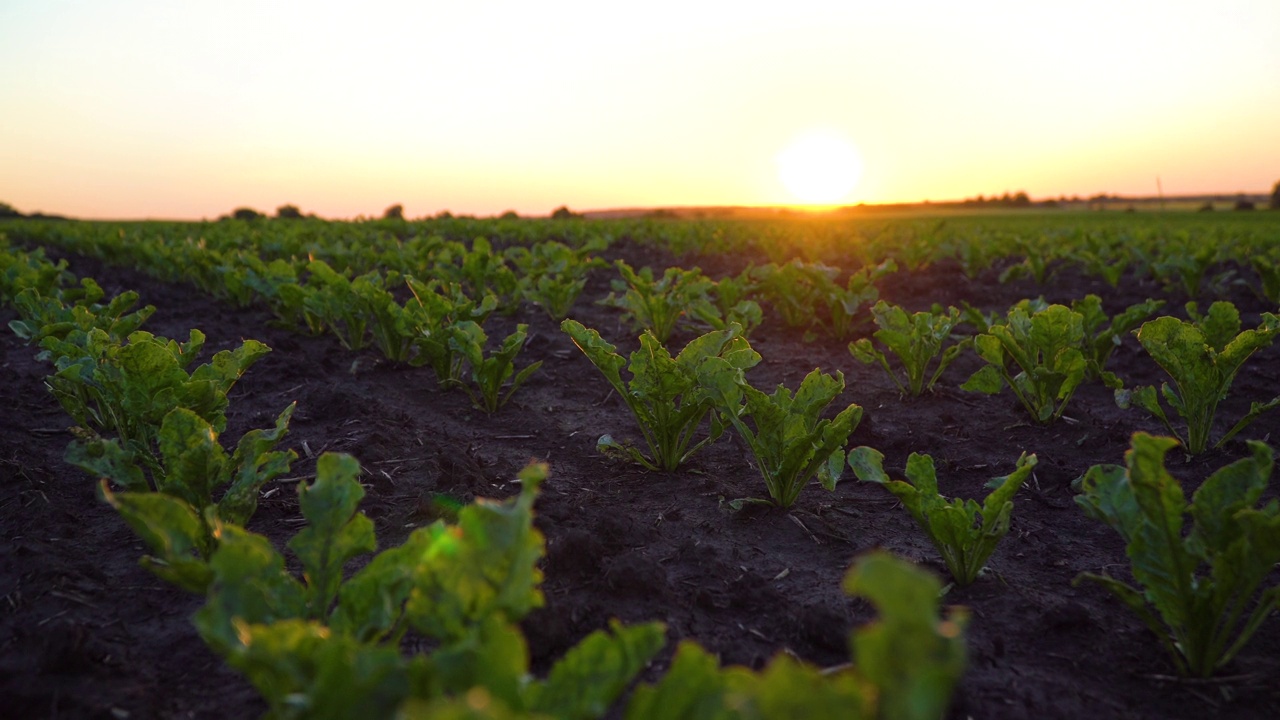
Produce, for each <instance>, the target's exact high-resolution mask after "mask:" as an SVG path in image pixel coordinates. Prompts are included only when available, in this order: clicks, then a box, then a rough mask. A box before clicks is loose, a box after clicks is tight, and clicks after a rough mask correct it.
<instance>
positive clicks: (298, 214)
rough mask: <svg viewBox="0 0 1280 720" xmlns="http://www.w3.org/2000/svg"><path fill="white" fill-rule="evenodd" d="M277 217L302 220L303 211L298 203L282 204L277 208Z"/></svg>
mask: <svg viewBox="0 0 1280 720" xmlns="http://www.w3.org/2000/svg"><path fill="white" fill-rule="evenodd" d="M276 217H278V218H280V219H281V220H301V219H302V211H301V210H299V209H298V206H297V205H281V206H280V207H278V208H276Z"/></svg>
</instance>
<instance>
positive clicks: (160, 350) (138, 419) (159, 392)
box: [41, 328, 270, 476]
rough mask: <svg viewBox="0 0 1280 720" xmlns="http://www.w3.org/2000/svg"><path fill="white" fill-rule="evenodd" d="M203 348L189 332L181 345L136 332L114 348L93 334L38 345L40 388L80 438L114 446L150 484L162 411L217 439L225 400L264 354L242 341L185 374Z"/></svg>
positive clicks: (155, 469)
mask: <svg viewBox="0 0 1280 720" xmlns="http://www.w3.org/2000/svg"><path fill="white" fill-rule="evenodd" d="M204 341H205V337H204V333H201V332H200V331H199V330H194V329H193V330H191V333H190V336H189V339H188V340H187V341H186V342H183V343H179V342H178V341H176V340H169V339H166V338H161V337H156V336H154V335H152V334H151V333H148V332H144V331H142V330H138V331H136V332H133V333H131V334H130V335H129V337H128V338H127V340H126V341H125V342H124V343H120V342H117V341H115V340H113V339H112V338H111V337H110V336H109V335H108V334H107V333H106V331H104V330H102V329H99V328H94V329H92V330H90V331H89V332H72V333H69V334H68V335H67V336H66V337H65V338H64V339H59V338H57V337H53V336H49V337H45V339H44V340H42V341H41V347H43V348H44V352H42V353H41V357H42V358H44V359H47V360H51V361H52V362H53V365H54V369H55V372H54V374H53V375H50V376H49V377H48V378H46V380H45V383H46V384H47V385H48V387H49V389H50V391H51V392H52V393H53V395H54V397H55V398H57V399H58V402H59V403H60V404H61V405H62V407H63V409H64V410H66V411H67V414H68V415H70V416H71V417H72V418H73V419H74V420H75V421H76V424H77V425H79V426H80V428H82V429H83V432H84V433H87V434H88V435H90V436H93V435H104V436H112V435H114V436H115V437H117V438H119V441H120V444H121V446H122V448H123V449H124V450H125V451H126V452H128V453H130V454H132V455H134V456H135V457H136V458H137V459H138V461H139V462H142V463H144V464H145V465H146V466H147V467H148V468H149V469H150V471H151V474H152V475H153V476H155V475H156V473H158V472H160V467H159V465H158V461H157V460H156V458H155V456H154V453H155V451H156V450H155V448H156V442H157V440H158V434H159V430H160V426H161V423H162V422H163V420H164V418H165V416H166V415H168V414H169V411H171V410H172V409H173V408H175V407H184V408H187V409H189V410H191V411H192V412H193V413H195V414H196V415H198V416H199V417H200V418H202V419H203V420H205V421H206V422H208V423H209V425H210V427H212V428H213V430H214V431H215V432H221V431H222V430H224V429H225V428H226V424H227V418H226V411H227V405H228V401H227V393H228V392H230V390H231V388H232V387H233V386H234V385H235V383H236V381H238V380H239V379H240V377H241V376H242V375H243V374H244V372H245V371H246V370H247V369H248V368H249V366H251V365H252V364H253V363H254V362H256V361H257V360H258V359H259V358H261V357H262V356H263V355H266V354H267V353H268V352H270V348H268V347H267V346H266V345H263V344H262V343H260V342H258V341H256V340H246V341H244V342H243V343H241V345H240V347H238V348H236V349H235V350H223V351H220V352H218V353H216V354H215V355H214V356H213V358H212V359H211V360H210V361H209V362H208V363H205V364H203V365H200V366H199V367H197V368H195V369H194V370H192V371H190V372H188V371H187V367H189V366H190V365H191V364H192V362H193V361H194V360H195V358H196V357H197V356H198V355H199V353H200V350H201V349H202V348H203V347H204Z"/></svg>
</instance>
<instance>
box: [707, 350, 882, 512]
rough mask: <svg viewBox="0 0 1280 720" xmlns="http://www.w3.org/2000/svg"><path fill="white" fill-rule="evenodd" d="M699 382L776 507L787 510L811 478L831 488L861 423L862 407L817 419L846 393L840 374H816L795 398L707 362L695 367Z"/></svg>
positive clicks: (714, 360) (725, 363)
mask: <svg viewBox="0 0 1280 720" xmlns="http://www.w3.org/2000/svg"><path fill="white" fill-rule="evenodd" d="M698 383H699V385H701V386H702V389H703V392H705V393H706V394H707V395H708V397H710V398H711V401H712V403H713V404H714V405H715V408H716V411H717V412H718V413H719V414H720V417H721V418H722V419H723V420H724V421H725V422H728V423H729V424H730V425H732V426H733V428H734V430H736V431H737V433H738V435H739V436H740V437H741V438H742V439H743V441H745V442H746V444H747V447H749V448H750V449H751V454H752V455H754V456H755V459H756V463H757V465H758V466H759V468H760V474H761V475H762V476H764V484H765V488H766V489H767V490H768V492H769V499H770V500H771V501H772V502H773V503H774V504H775V505H777V506H779V507H782V508H789V507H791V505H792V504H794V503H795V501H796V498H797V497H799V495H800V491H801V490H803V489H804V486H805V485H807V484H808V483H809V481H810V480H812V479H813V478H814V477H815V476H816V477H817V478H818V481H819V482H820V483H822V486H823V487H825V488H826V489H828V490H833V489H835V486H836V483H837V482H839V479H840V473H841V471H842V470H843V468H844V462H845V453H844V448H845V444H846V442H847V441H848V439H849V435H850V434H851V433H852V432H853V430H854V428H856V427H857V426H858V423H859V421H861V420H862V407H861V406H859V405H855V404H850V405H849V406H848V407H846V408H845V409H843V410H841V411H840V412H839V413H838V414H836V416H835V417H834V418H829V419H828V418H822V417H821V416H822V413H823V411H824V410H825V409H826V407H827V406H828V405H830V404H831V402H832V401H833V400H835V399H836V397H837V396H839V395H840V393H841V391H843V390H844V374H843V373H841V372H839V371H837V372H836V374H835V376H834V377H832V376H831V375H827V374H825V373H823V372H821V371H820V370H817V369H814V371H813V372H811V373H809V374H808V375H807V376H805V378H804V380H803V381H801V383H800V387H799V388H797V389H796V391H795V393H794V394H792V392H791V391H790V390H788V389H787V388H786V387H785V386H783V385H779V386H778V388H777V389H776V390H775V391H774V392H773V394H772V395H767V394H765V393H764V392H761V391H760V390H757V389H756V388H754V387H752V386H751V385H750V384H749V383H747V381H746V379H745V378H744V376H743V372H742V368H740V367H735V366H734V364H733V363H731V362H730V361H729V360H728V359H725V358H720V357H711V358H707V359H706V360H705V361H703V362H702V363H700V364H699V366H698ZM748 418H749V419H750V421H751V422H750V424H748V422H747V420H748Z"/></svg>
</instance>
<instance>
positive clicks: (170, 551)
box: [99, 481, 213, 594]
mask: <svg viewBox="0 0 1280 720" xmlns="http://www.w3.org/2000/svg"><path fill="white" fill-rule="evenodd" d="M99 491H100V494H101V496H102V497H103V499H105V500H106V501H107V502H108V503H109V504H110V505H111V506H112V507H113V508H115V509H116V511H117V512H119V513H120V515H121V517H123V518H124V520H125V522H126V523H128V524H129V527H131V528H133V531H134V532H135V533H137V535H138V537H140V538H142V541H143V542H145V543H146V544H147V546H148V547H150V548H151V551H152V552H153V553H154V555H153V556H151V557H144V558H143V559H142V565H143V567H145V568H147V569H148V570H150V571H151V572H152V573H154V574H155V575H156V576H158V577H159V578H160V579H162V580H165V581H166V582H169V583H172V584H173V585H177V586H178V587H180V588H182V589H183V590H186V591H188V592H193V593H197V594H204V592H205V590H206V589H207V588H208V586H209V583H210V582H211V581H212V579H213V572H212V571H211V570H210V567H209V564H208V563H207V562H206V561H204V560H203V559H202V558H203V557H204V556H205V555H206V554H207V553H208V551H209V548H208V545H207V541H206V534H207V533H206V531H205V527H204V524H203V523H202V522H201V519H200V517H199V516H198V515H196V513H195V511H194V510H192V509H191V506H190V505H188V504H186V503H185V502H183V501H182V500H179V499H178V498H175V497H172V496H169V495H164V494H162V493H152V492H123V493H113V492H111V490H110V488H108V487H107V484H106V482H105V481H104V482H103V483H101V485H100V486H99Z"/></svg>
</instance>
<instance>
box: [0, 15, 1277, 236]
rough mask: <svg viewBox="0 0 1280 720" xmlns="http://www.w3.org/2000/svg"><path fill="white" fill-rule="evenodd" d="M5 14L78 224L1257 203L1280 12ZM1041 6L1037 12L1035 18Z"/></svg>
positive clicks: (44, 152) (23, 206)
mask: <svg viewBox="0 0 1280 720" xmlns="http://www.w3.org/2000/svg"><path fill="white" fill-rule="evenodd" d="M770 5H771V6H770V7H764V8H760V9H756V8H753V7H751V6H749V5H745V4H742V3H728V2H688V1H687V0H686V1H685V2H668V1H666V0H656V1H655V2H650V3H646V4H644V5H643V6H634V7H632V6H628V7H627V8H625V9H622V6H618V7H617V8H615V7H614V6H613V5H612V4H607V3H599V2H555V1H552V2H543V3H527V2H483V1H481V2H431V3H410V2H378V1H368V2H362V3H358V4H357V3H350V2H342V3H337V2H332V3H329V2H289V3H284V2H275V3H272V2H248V1H234V2H219V3H211V2H210V3H170V2H159V1H144V0H121V1H120V2H113V3H95V2H71V1H59V0H9V1H8V2H5V3H3V4H0V69H2V70H3V72H0V201H3V202H8V203H10V204H11V205H13V206H15V207H17V208H18V209H20V210H24V211H34V210H43V211H46V212H60V213H66V214H71V215H76V216H83V217H103V218H123V217H168V218H201V217H210V218H211V217H215V216H217V215H219V214H223V213H225V212H228V211H229V210H231V209H232V208H234V207H239V206H250V207H255V208H258V209H259V210H262V211H265V212H272V211H274V209H275V208H276V207H278V206H279V205H282V204H285V203H292V204H295V205H297V206H299V207H301V208H302V209H303V210H304V211H307V212H316V213H318V214H320V215H322V216H326V217H354V216H356V215H377V214H380V213H381V211H382V210H383V208H385V207H386V206H388V205H391V204H393V203H402V204H403V205H404V206H405V210H406V213H407V214H408V215H410V216H421V215H430V214H434V213H436V212H439V211H441V210H446V209H447V210H450V211H452V212H455V213H475V214H481V215H488V214H497V213H500V212H502V211H504V210H508V209H514V210H516V211H518V212H521V213H526V214H545V213H547V212H549V211H550V210H551V209H553V208H555V207H557V206H559V205H563V204H567V205H569V206H570V207H573V208H575V209H599V208H608V207H629V206H661V205H702V204H735V205H750V204H780V203H793V202H797V201H798V200H799V199H800V198H798V197H797V196H796V195H795V194H794V192H793V191H791V190H789V189H788V187H787V185H785V184H784V183H783V181H782V179H781V178H780V177H779V166H778V164H779V156H780V154H781V153H783V151H784V149H785V148H787V147H788V146H789V145H790V144H792V143H793V142H794V141H795V139H796V138H797V137H800V136H802V135H805V134H806V133H812V132H814V131H820V132H823V133H827V134H834V135H837V136H840V137H843V138H845V139H846V140H847V141H848V142H849V143H851V144H852V145H853V146H854V147H855V148H856V153H857V157H858V158H859V159H860V161H861V166H862V172H861V177H860V180H859V181H858V183H857V185H856V186H855V187H853V188H852V189H851V190H849V191H848V192H846V193H844V194H843V195H841V196H840V197H839V198H838V199H837V201H838V202H847V203H856V202H892V201H915V200H923V199H933V200H942V199H956V198H961V197H965V196H971V195H975V194H978V193H983V194H988V195H989V194H992V193H1002V192H1005V191H1017V190H1025V191H1027V192H1029V193H1030V194H1031V195H1032V196H1033V197H1045V196H1057V195H1061V194H1067V195H1071V194H1081V195H1090V194H1094V193H1098V192H1109V193H1122V194H1142V195H1147V194H1154V192H1155V190H1156V178H1157V177H1159V178H1160V179H1161V182H1162V184H1163V189H1164V192H1165V193H1166V194H1190V193H1200V192H1235V191H1247V192H1264V191H1269V190H1270V188H1271V186H1272V184H1273V183H1274V182H1275V181H1277V180H1280V138H1278V137H1277V135H1276V133H1277V128H1278V127H1280V82H1277V81H1276V78H1280V2H1276V1H1275V0H1222V1H1220V2H1216V3H1204V2H1190V1H1189V0H1166V1H1165V2H1146V1H1141V2H1135V1H1129V0H1111V1H1109V2H1092V1H1090V2H1075V3H1055V4H1053V8H1052V9H1049V6H1050V4H1048V3H1030V2H1006V1H999V2H983V1H981V0H978V1H975V2H970V3H963V4H961V3H953V2H910V1H907V2H897V3H886V2H883V1H881V2H875V3H870V2H844V3H833V2H805V1H803V0H801V1H798V2H788V3H772V4H770ZM1041 8H1044V9H1041Z"/></svg>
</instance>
